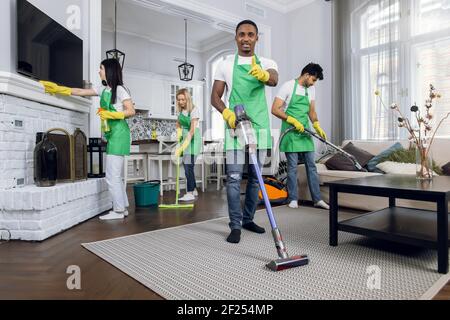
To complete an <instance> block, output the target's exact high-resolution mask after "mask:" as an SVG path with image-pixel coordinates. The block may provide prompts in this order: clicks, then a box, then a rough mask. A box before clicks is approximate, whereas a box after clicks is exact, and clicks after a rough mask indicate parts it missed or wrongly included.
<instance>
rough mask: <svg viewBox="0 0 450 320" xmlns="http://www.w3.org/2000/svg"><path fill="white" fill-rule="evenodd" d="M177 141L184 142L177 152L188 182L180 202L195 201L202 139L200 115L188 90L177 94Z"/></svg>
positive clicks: (182, 90)
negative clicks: (197, 161)
mask: <svg viewBox="0 0 450 320" xmlns="http://www.w3.org/2000/svg"><path fill="white" fill-rule="evenodd" d="M177 111H178V113H179V116H178V121H177V141H179V142H182V144H181V146H180V147H179V148H178V149H177V150H176V151H175V154H176V156H177V157H181V156H183V165H184V172H185V174H186V181H187V193H186V195H185V196H184V197H182V198H180V201H194V200H195V197H196V196H198V192H197V189H196V182H195V172H194V168H195V161H196V159H197V156H198V155H199V153H200V150H201V146H202V137H201V134H200V129H199V120H200V114H199V110H198V109H197V108H195V106H194V104H193V103H192V97H191V94H190V93H189V91H188V90H187V89H181V90H179V91H178V92H177Z"/></svg>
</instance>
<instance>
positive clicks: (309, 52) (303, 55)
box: [287, 0, 333, 133]
mask: <svg viewBox="0 0 450 320" xmlns="http://www.w3.org/2000/svg"><path fill="white" fill-rule="evenodd" d="M331 9H332V7H331V3H330V2H326V1H323V0H316V1H315V2H313V3H311V4H309V5H307V6H304V7H301V8H299V9H297V10H295V11H293V12H291V13H289V26H288V29H287V30H288V31H289V38H288V42H289V50H287V51H288V65H289V68H288V78H289V79H293V78H296V77H298V76H299V75H300V73H301V70H302V69H303V67H304V66H305V65H307V64H308V63H310V62H315V63H318V64H320V65H321V66H322V68H323V69H324V76H325V79H324V80H323V81H319V82H317V84H316V106H317V113H318V116H319V121H320V123H321V125H322V128H323V129H324V130H325V132H327V133H331V122H332V119H331V114H332V112H331V111H332V109H331V108H332V78H333V69H332V68H333V64H332V52H333V50H332V10H331Z"/></svg>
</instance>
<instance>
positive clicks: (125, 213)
mask: <svg viewBox="0 0 450 320" xmlns="http://www.w3.org/2000/svg"><path fill="white" fill-rule="evenodd" d="M114 212H115V211H110V212H109V213H114ZM116 213H119V214H123V216H124V217H128V215H129V213H128V210H125V211H124V212H116Z"/></svg>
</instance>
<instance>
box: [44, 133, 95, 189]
mask: <svg viewBox="0 0 450 320" xmlns="http://www.w3.org/2000/svg"><path fill="white" fill-rule="evenodd" d="M54 132H60V133H62V134H60V133H54ZM47 134H48V138H49V140H50V141H51V142H53V143H54V144H55V146H56V148H57V150H58V152H57V154H58V156H57V164H58V166H57V180H58V182H73V181H78V180H86V179H87V174H88V173H87V139H86V135H85V134H84V133H83V132H82V131H81V130H80V129H76V130H75V132H74V134H73V135H70V134H69V133H68V132H67V131H66V130H64V129H61V128H55V129H50V130H48V131H47ZM42 136H43V133H42V132H39V133H38V134H37V137H36V143H39V142H40V141H41V140H42Z"/></svg>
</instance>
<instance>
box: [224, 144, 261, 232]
mask: <svg viewBox="0 0 450 320" xmlns="http://www.w3.org/2000/svg"><path fill="white" fill-rule="evenodd" d="M266 154H267V151H266V150H259V151H258V166H259V167H260V168H261V163H264V160H265V157H266ZM250 162H251V160H250ZM226 163H227V166H226V167H227V200H228V215H229V216H230V224H229V226H230V229H231V230H234V229H239V230H241V229H242V225H245V224H247V223H249V222H252V221H253V218H254V216H255V212H256V207H257V205H258V193H259V183H258V177H257V175H256V171H255V167H254V164H253V163H250V164H249V166H248V181H247V189H246V192H245V204H244V210H243V211H242V208H241V181H242V174H243V171H244V165H245V152H244V151H243V150H231V151H227V154H226Z"/></svg>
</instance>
